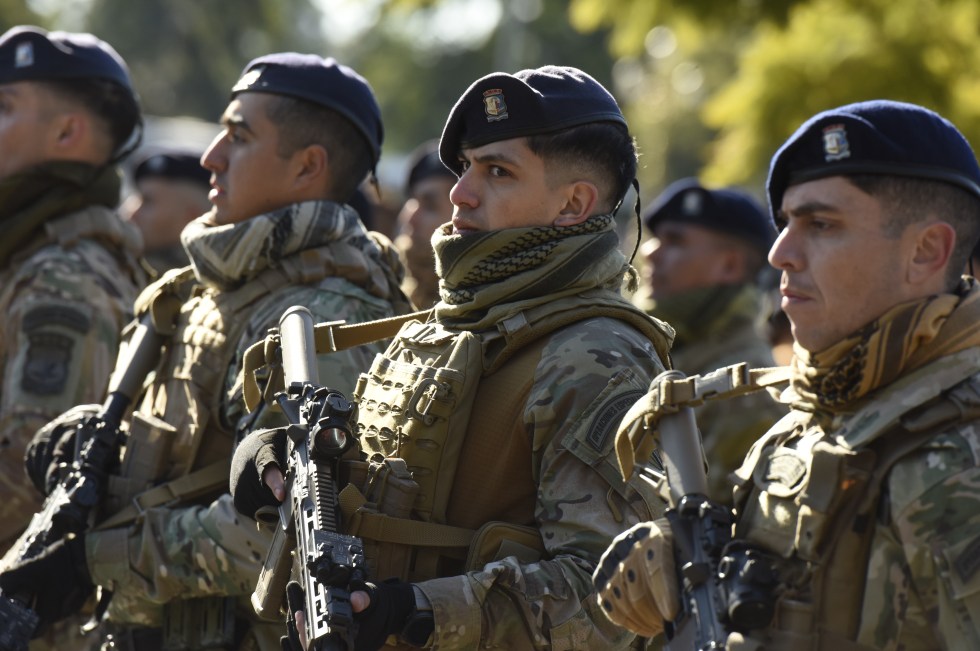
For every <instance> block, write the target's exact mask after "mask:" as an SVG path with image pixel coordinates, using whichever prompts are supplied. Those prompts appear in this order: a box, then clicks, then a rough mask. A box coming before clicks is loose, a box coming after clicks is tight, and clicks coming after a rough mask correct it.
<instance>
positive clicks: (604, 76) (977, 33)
mask: <svg viewBox="0 0 980 651" xmlns="http://www.w3.org/2000/svg"><path fill="white" fill-rule="evenodd" d="M0 9H2V12H0V16H2V17H3V20H2V22H3V25H2V27H3V28H4V29H6V28H7V27H10V26H12V25H15V24H18V23H31V24H37V25H41V26H44V27H46V28H49V29H68V30H84V31H91V32H93V33H95V34H97V35H99V36H100V37H101V38H103V39H105V40H107V41H109V42H110V43H112V44H113V45H114V46H115V47H116V49H117V50H118V51H119V52H120V53H121V54H122V55H123V57H124V58H125V59H126V60H127V62H128V63H129V65H130V68H131V71H132V74H133V78H134V81H135V84H136V86H137V89H138V90H139V92H140V95H141V97H142V101H143V105H144V108H145V111H146V113H147V114H148V115H150V116H154V121H155V120H158V119H160V120H159V122H158V124H160V125H163V126H162V127H160V128H159V129H158V130H157V131H156V132H153V133H151V134H150V135H152V136H153V137H162V138H176V137H187V138H189V139H195V138H202V137H206V136H207V135H208V134H209V133H210V131H208V129H207V128H206V126H205V127H201V128H197V127H194V126H192V127H189V128H188V130H187V131H186V133H185V134H184V135H181V134H182V133H184V132H180V131H179V130H178V131H177V132H175V131H174V129H177V128H178V127H177V126H175V125H180V124H184V123H187V124H191V125H193V124H195V123H194V122H193V121H191V122H187V121H185V120H174V118H176V117H181V118H192V119H193V120H197V121H204V122H205V124H206V123H213V121H214V120H215V119H216V118H217V116H218V115H220V113H221V111H222V109H223V108H224V105H225V103H226V101H227V94H228V90H229V89H230V87H231V85H232V84H233V83H234V82H235V81H236V79H237V77H238V74H239V72H240V71H241V69H242V67H243V66H244V65H245V63H247V62H248V61H249V60H250V59H251V58H253V57H256V56H259V55H262V54H266V53H269V52H274V51H301V52H316V53H319V54H322V55H328V56H333V57H335V58H337V59H338V60H340V61H342V62H344V63H346V64H348V65H351V66H353V67H354V68H356V69H357V70H358V71H359V72H361V74H363V75H364V76H365V77H367V79H368V80H369V81H370V82H371V84H372V86H373V87H374V90H375V92H376V94H377V95H378V98H379V101H380V103H381V106H382V111H383V115H384V120H385V126H386V140H385V146H384V154H383V158H382V166H381V176H382V181H383V184H384V185H385V186H388V187H390V188H391V190H389V191H388V195H389V198H390V199H391V200H392V201H398V200H400V197H399V196H398V193H399V191H400V187H401V184H402V178H400V177H401V176H402V175H403V174H404V161H405V155H406V153H407V152H409V151H410V150H411V149H412V148H413V147H414V146H415V145H417V144H418V143H420V142H422V141H423V140H425V139H428V138H432V137H437V136H438V135H439V133H440V131H441V128H442V124H443V122H444V120H445V117H446V115H447V113H448V111H449V109H450V108H451V106H452V104H453V102H454V101H455V100H456V98H457V97H458V96H459V95H460V93H461V92H462V91H463V90H464V89H465V88H466V87H467V86H468V85H469V84H470V82H472V81H473V80H475V79H476V78H478V77H480V76H482V75H485V74H487V73H490V72H493V71H497V70H505V71H511V72H513V71H516V70H519V69H521V68H525V67H536V66H540V65H544V64H548V63H554V64H567V65H574V66H577V67H580V68H582V69H584V70H586V71H587V72H589V73H590V74H592V75H593V76H594V77H596V78H597V79H598V80H599V81H601V82H602V83H604V84H606V85H607V86H608V87H609V88H610V90H612V91H613V93H614V94H615V95H616V97H617V98H618V100H619V101H620V103H621V105H622V106H623V108H624V111H625V112H626V114H627V117H628V118H629V120H630V124H631V126H632V130H633V132H634V134H635V136H636V138H637V141H638V144H639V146H640V150H641V152H642V158H641V170H640V182H641V188H642V191H641V197H642V199H643V200H644V201H649V200H651V199H652V198H653V197H654V196H656V194H657V193H658V192H659V191H660V190H661V189H662V188H663V187H664V186H665V185H666V184H667V183H669V182H670V181H672V180H675V179H677V178H680V177H683V176H690V175H699V176H701V177H702V179H703V181H705V182H707V183H709V184H715V185H721V184H741V185H743V186H744V187H746V188H747V189H749V190H750V191H752V192H754V193H756V194H757V195H759V196H760V197H762V196H763V195H762V184H763V183H764V180H765V174H766V170H767V166H768V161H769V158H770V157H771V155H772V153H773V151H774V150H775V148H776V147H777V146H778V145H779V143H780V142H781V141H782V140H783V139H784V138H785V137H786V136H787V135H788V134H789V133H791V132H792V131H793V130H794V129H795V128H796V127H797V126H798V125H799V124H800V122H802V121H803V120H804V119H806V118H807V117H808V116H810V115H811V114H813V113H814V112H816V111H819V110H822V109H824V108H828V107H831V106H835V105H839V104H842V103H845V102H849V101H854V100H860V99H868V98H873V97H889V98H893V99H902V100H909V101H914V102H917V103H920V104H924V105H926V106H929V107H931V108H934V109H936V110H938V111H940V112H941V113H943V114H945V115H947V116H948V117H950V118H951V119H952V120H953V121H954V122H956V123H957V124H958V125H959V126H960V128H961V129H962V130H963V131H964V132H965V133H966V134H967V136H968V137H969V138H970V139H971V140H973V141H974V142H975V141H976V140H977V138H978V137H980V3H978V2H976V0H684V1H683V2H682V1H680V0H675V1H673V2H670V1H668V0H571V1H570V2H560V1H558V0H158V1H149V0H30V1H28V2H26V3H25V2H24V0H0ZM151 122H153V121H151ZM175 133H177V134H178V135H174V134H175Z"/></svg>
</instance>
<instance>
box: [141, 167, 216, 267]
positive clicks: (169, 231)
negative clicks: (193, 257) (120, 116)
mask: <svg viewBox="0 0 980 651" xmlns="http://www.w3.org/2000/svg"><path fill="white" fill-rule="evenodd" d="M133 182H134V183H135V184H136V192H134V193H133V194H132V195H130V197H129V198H128V199H126V201H125V202H123V206H122V212H123V217H124V218H125V219H128V220H129V221H131V222H133V223H134V224H136V226H137V228H139V229H140V232H141V233H142V234H143V250H144V256H145V258H146V261H147V262H148V263H149V265H150V267H152V269H153V272H154V274H155V276H156V277H159V276H160V274H162V273H163V272H165V271H167V270H168V269H176V268H177V267H185V266H187V264H189V262H190V261H189V260H188V259H187V253H186V252H185V251H184V247H183V245H181V243H180V232H181V231H182V230H184V226H187V224H189V223H190V222H191V220H193V219H195V218H197V217H200V216H201V215H203V214H204V213H206V212H207V211H208V209H209V208H210V207H211V204H210V202H208V192H209V191H210V190H211V183H210V182H211V172H209V171H208V170H206V169H204V168H203V167H202V166H201V153H200V152H199V151H198V152H191V151H182V150H176V149H175V150H164V151H157V152H154V153H152V154H150V155H148V156H145V157H144V158H143V159H142V160H141V161H140V162H139V164H137V165H136V167H135V168H134V170H133Z"/></svg>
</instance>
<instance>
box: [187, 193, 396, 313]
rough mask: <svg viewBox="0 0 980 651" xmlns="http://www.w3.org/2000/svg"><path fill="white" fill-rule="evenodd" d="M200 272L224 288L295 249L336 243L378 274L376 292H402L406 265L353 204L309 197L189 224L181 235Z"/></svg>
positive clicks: (202, 278) (373, 274) (339, 251)
mask: <svg viewBox="0 0 980 651" xmlns="http://www.w3.org/2000/svg"><path fill="white" fill-rule="evenodd" d="M180 239H181V242H182V243H183V245H184V249H185V250H186V251H187V256H188V257H189V258H190V261H191V265H193V267H194V273H195V275H196V276H197V278H198V279H199V280H200V281H201V282H202V283H204V284H205V285H208V286H211V287H215V288H217V289H220V290H222V291H227V290H233V289H236V288H238V287H241V286H242V285H244V284H245V283H246V282H248V281H249V280H251V279H253V278H255V277H256V276H258V275H259V274H260V273H262V272H263V271H265V270H266V269H269V268H272V267H276V266H278V265H279V262H280V261H281V260H282V259H283V258H286V257H288V256H290V255H293V254H296V253H299V252H301V251H305V250H308V249H313V248H317V247H320V246H325V245H330V246H332V247H334V250H335V251H336V253H337V254H338V255H343V254H345V253H349V254H350V255H345V258H349V259H345V260H344V261H343V262H344V263H345V264H349V265H354V264H359V265H361V266H363V267H365V269H363V271H365V272H366V275H364V277H365V278H370V279H374V278H377V279H378V282H376V283H375V284H380V285H386V287H384V288H380V287H379V288H373V289H376V290H380V291H376V292H373V293H378V294H383V295H384V296H386V297H391V296H397V297H401V296H402V294H401V290H400V289H398V286H399V284H400V282H401V276H402V274H403V269H402V267H401V264H400V263H399V262H398V261H397V255H396V254H395V252H394V251H393V250H392V248H391V247H390V243H387V244H389V245H388V246H386V245H385V241H384V240H381V239H379V238H373V237H371V236H370V235H369V233H368V232H367V230H365V228H364V225H363V224H362V223H361V220H360V218H359V217H358V216H357V212H356V211H354V209H353V208H351V207H350V206H345V205H341V204H337V203H334V202H331V201H307V202H304V203H298V204H293V205H291V206H287V207H286V208H281V209H279V210H275V211H273V212H270V213H267V214H264V215H259V216H257V217H253V218H251V219H247V220H245V221H243V222H239V223H237V224H223V225H215V224H214V223H213V215H212V213H207V214H205V215H203V216H201V217H199V218H197V219H195V220H194V221H192V222H191V223H190V224H188V225H187V226H186V227H185V228H184V231H183V232H182V233H181V236H180Z"/></svg>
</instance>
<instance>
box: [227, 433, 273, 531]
mask: <svg viewBox="0 0 980 651" xmlns="http://www.w3.org/2000/svg"><path fill="white" fill-rule="evenodd" d="M272 465H276V466H278V467H279V468H280V469H284V468H285V467H286V430H285V428H276V429H263V430H256V431H254V432H252V433H251V434H249V435H248V436H246V437H245V438H244V439H242V442H241V443H239V444H238V447H237V448H236V449H235V456H234V457H233V458H232V461H231V475H230V477H229V488H230V490H231V496H232V499H233V500H234V502H235V509H237V510H238V512H239V513H241V514H242V515H246V516H248V517H250V518H254V517H255V512H256V511H258V510H259V508H261V507H264V506H271V507H276V506H279V500H278V499H276V496H275V495H273V493H272V491H271V490H270V489H269V487H268V486H266V485H265V483H264V482H263V478H262V473H263V472H264V471H265V469H266V468H268V467H270V466H272Z"/></svg>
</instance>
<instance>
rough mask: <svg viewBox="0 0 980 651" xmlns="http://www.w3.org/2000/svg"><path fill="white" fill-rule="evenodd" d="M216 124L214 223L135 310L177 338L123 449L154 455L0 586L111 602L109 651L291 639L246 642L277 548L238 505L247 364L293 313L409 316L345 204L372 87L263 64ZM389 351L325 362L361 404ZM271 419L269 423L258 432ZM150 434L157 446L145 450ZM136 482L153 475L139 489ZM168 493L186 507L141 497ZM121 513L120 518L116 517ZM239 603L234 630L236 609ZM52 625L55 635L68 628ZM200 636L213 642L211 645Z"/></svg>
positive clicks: (312, 64) (375, 152)
mask: <svg viewBox="0 0 980 651" xmlns="http://www.w3.org/2000/svg"><path fill="white" fill-rule="evenodd" d="M221 123H222V125H223V126H224V129H223V131H222V132H221V133H220V134H218V136H217V137H216V138H215V140H214V141H213V142H212V143H211V146H210V147H209V149H208V150H207V151H206V152H205V154H204V156H203V158H202V164H203V165H204V167H206V168H207V169H208V170H210V172H211V193H210V200H211V203H212V204H213V208H212V210H211V211H210V212H208V213H207V214H205V215H203V216H202V217H200V218H199V219H196V220H195V221H193V222H191V223H190V224H189V225H188V226H187V227H186V228H185V229H184V231H183V233H182V236H181V239H182V241H183V244H184V248H185V249H186V251H187V254H188V256H189V258H190V260H191V265H190V266H189V267H186V268H184V269H180V270H174V271H172V272H169V273H167V274H165V275H164V276H163V278H161V279H160V280H159V281H157V282H156V283H154V284H152V285H151V286H150V287H149V288H147V289H146V290H145V291H144V292H143V293H142V294H141V296H140V298H139V299H138V300H137V312H138V313H144V312H145V313H148V314H151V315H152V316H153V324H154V326H155V327H156V328H157V329H158V330H159V331H161V333H162V334H165V335H167V339H166V343H165V346H164V348H163V351H162V359H161V361H160V363H159V365H158V366H157V368H156V371H155V376H154V379H153V381H152V383H151V384H150V385H149V386H148V387H147V388H146V391H145V395H144V397H143V399H142V401H141V404H140V405H139V408H138V409H137V411H136V412H135V413H134V415H133V419H132V423H131V425H130V428H129V439H128V441H127V448H131V449H133V450H138V449H139V448H138V446H140V445H144V446H145V449H144V450H143V451H141V452H131V450H130V449H127V456H126V457H124V459H123V466H122V470H121V471H120V476H119V477H112V478H110V494H109V495H108V497H107V500H106V502H105V503H104V504H103V511H104V515H105V516H106V517H107V518H108V520H106V521H103V523H102V524H100V525H98V526H97V528H96V530H94V531H91V532H89V533H87V534H86V535H85V536H83V537H79V538H74V539H66V540H64V541H61V542H59V543H57V544H55V545H54V546H52V547H51V548H49V549H48V550H46V551H45V552H44V553H42V554H41V555H40V556H38V557H37V558H35V559H32V560H31V561H29V562H27V563H25V564H22V565H19V566H17V567H15V568H13V569H11V570H9V571H7V572H6V573H4V574H3V575H2V578H0V585H2V586H3V589H4V590H8V591H11V592H17V591H18V589H19V588H18V586H24V585H33V586H42V588H41V590H40V591H41V592H43V591H44V590H58V589H59V586H63V585H65V584H67V583H75V584H79V585H82V586H84V585H89V586H91V585H92V584H94V585H100V586H103V587H104V588H106V589H109V590H111V591H112V592H113V597H112V600H111V601H110V602H109V606H108V618H109V623H110V624H111V629H110V630H111V631H112V633H111V635H110V639H109V640H108V642H107V647H108V648H138V649H141V650H143V649H151V650H152V649H154V648H160V647H161V646H168V645H173V644H174V643H176V642H178V641H180V642H183V643H186V644H187V646H188V647H189V648H226V649H227V648H245V649H256V648H259V649H263V650H264V649H278V648H279V642H278V637H279V635H278V630H270V627H268V626H267V627H265V629H263V628H262V626H261V625H253V626H250V627H246V626H241V620H242V619H245V618H248V617H249V616H251V617H252V618H253V619H254V614H253V613H252V612H251V608H250V606H249V605H248V600H247V599H245V598H242V597H245V596H247V595H249V594H250V593H251V591H252V589H253V587H254V585H255V582H256V579H257V577H258V571H259V568H260V566H261V563H262V560H263V558H264V552H265V547H267V546H268V544H269V540H270V537H269V536H268V535H267V534H266V533H265V532H258V531H256V529H255V524H254V522H251V521H250V520H247V519H243V518H241V517H239V516H238V515H237V514H236V513H235V512H234V509H233V508H232V505H231V499H230V496H228V495H227V486H228V462H229V460H230V457H231V453H232V449H233V445H234V435H235V428H236V424H239V421H240V420H241V416H242V412H243V407H242V403H241V385H240V384H238V383H237V378H238V375H239V368H240V364H241V360H242V355H243V351H244V350H245V348H247V347H248V346H249V345H250V344H252V343H253V342H255V341H256V340H258V339H261V338H262V337H263V336H264V335H265V334H266V331H267V330H268V328H270V327H271V326H275V325H277V324H278V320H279V317H280V316H281V315H282V313H283V311H285V310H286V309H287V308H288V307H289V306H292V305H296V304H301V305H305V306H307V307H309V309H310V310H311V311H312V312H313V314H314V315H316V316H317V317H318V318H320V319H323V320H336V319H345V320H347V321H350V322H355V321H364V320H371V319H377V318H383V317H388V316H391V315H393V314H395V313H400V312H408V311H409V308H410V306H409V303H408V300H407V298H406V297H405V296H404V294H402V293H401V290H400V289H399V284H400V282H401V279H402V270H401V267H400V266H399V264H398V262H397V255H395V253H394V251H393V250H391V248H390V243H388V242H387V241H386V240H384V238H383V237H381V236H376V235H375V234H371V233H369V232H367V231H366V230H365V228H364V227H363V225H362V223H361V221H360V219H359V218H358V216H357V214H356V212H355V211H354V210H353V209H352V208H351V207H350V206H348V205H345V204H344V203H342V201H343V200H345V199H347V198H349V197H350V196H351V195H352V194H353V193H354V191H355V189H356V188H357V186H358V184H359V183H360V182H361V181H362V180H363V179H364V178H365V177H366V176H367V175H368V173H370V172H371V171H372V169H373V168H374V167H375V165H376V164H377V162H378V158H379V156H380V149H381V141H382V133H383V132H382V124H381V115H380V110H379V108H378V105H377V102H376V101H375V98H374V94H373V93H372V91H371V89H370V87H369V85H368V84H367V82H366V81H365V80H364V79H363V78H362V77H360V76H359V75H358V74H357V73H356V72H354V71H353V70H351V69H350V68H348V67H346V66H343V65H340V64H338V63H337V62H335V61H334V60H333V59H326V60H325V59H323V58H321V57H319V56H316V55H303V54H295V53H285V54H273V55H268V56H264V57H260V58H258V59H256V60H254V61H252V62H251V63H250V64H249V65H248V66H247V67H246V68H245V70H244V72H243V74H242V77H241V79H240V80H239V81H238V82H237V83H236V84H235V86H234V88H233V89H232V95H231V101H230V103H229V105H228V107H227V109H226V110H225V112H224V114H223V116H222V118H221ZM382 349H383V347H382V346H381V345H380V344H376V345H371V346H366V347H363V348H354V349H350V350H347V351H345V352H343V353H338V354H336V355H332V356H330V357H325V358H323V359H322V360H321V364H320V368H319V372H320V374H321V377H322V378H323V379H324V382H327V383H329V384H330V385H331V386H335V387H338V388H340V389H342V390H344V391H350V390H352V389H353V386H354V381H355V379H356V377H357V373H358V371H359V370H360V369H362V368H364V367H365V366H367V365H368V364H369V363H370V359H371V358H372V356H373V355H374V353H376V352H378V351H379V350H382ZM263 418H267V419H271V418H272V416H271V414H269V413H266V414H265V415H264V416H263V415H260V416H259V418H258V422H263ZM253 419H254V418H253ZM253 419H250V420H253ZM279 419H280V420H272V421H271V422H281V419H282V417H281V415H280V416H279ZM250 424H251V422H250V421H246V422H244V423H242V424H241V426H242V427H248V426H249V425H250ZM147 428H149V429H150V430H151V431H152V432H153V436H154V437H155V438H154V437H145V438H140V437H139V436H138V435H137V430H138V429H139V430H144V429H147ZM160 441H165V444H161V443H160ZM153 452H157V453H158V454H155V455H154V454H151V453H153ZM130 462H132V463H130ZM130 468H135V469H137V470H141V471H145V473H151V472H152V475H151V476H145V474H144V476H134V475H137V474H138V473H136V472H128V469H130ZM209 469H216V470H213V472H212V471H211V470H209ZM201 473H204V475H202V474H201ZM202 477H203V478H202ZM208 478H210V479H208ZM163 482H166V483H165V484H164V485H165V486H167V487H168V489H167V491H166V492H167V493H170V498H173V494H175V493H176V495H177V497H175V498H173V499H170V498H164V499H163V500H155V499H154V498H152V497H151V496H152V494H153V492H152V491H151V492H150V493H142V494H140V493H139V489H140V488H146V487H148V486H149V485H152V484H160V483H163ZM182 482H183V483H182ZM187 484H190V485H191V486H190V487H188V485H187ZM132 485H135V486H137V487H138V489H137V491H136V492H137V493H138V496H139V499H140V503H141V505H142V507H143V508H141V509H138V510H135V512H132V513H131V514H130V516H125V514H126V510H125V508H126V506H127V504H129V503H130V499H129V497H130V496H129V495H128V494H127V493H125V492H124V491H123V490H122V489H123V488H125V487H126V486H132ZM116 486H118V487H120V491H118V492H116V491H115V488H114V487H116ZM188 488H189V489H188ZM148 500H149V501H148ZM120 508H121V509H123V512H122V515H120V514H114V513H113V512H114V511H115V510H116V509H120ZM35 589H36V588H35ZM236 597H237V598H240V599H239V601H240V602H241V603H240V604H238V606H239V607H238V608H237V609H236V610H235V611H234V617H233V618H232V617H229V615H230V611H229V610H227V609H229V608H235V606H236V604H235V599H234V598H236ZM39 603H40V602H39ZM229 604H230V605H229ZM39 614H40V615H41V617H42V620H44V619H51V618H54V617H57V616H58V614H59V613H57V612H55V613H47V612H43V611H42V612H39ZM226 617H227V618H228V619H236V618H237V619H238V620H239V622H238V624H236V627H235V629H234V630H229V629H228V628H226V627H224V626H223V625H222V624H221V622H222V621H224V618H226ZM207 618H211V619H210V620H209V622H210V624H211V626H210V627H208V623H209V622H206V621H204V620H205V619H207ZM215 622H218V623H217V626H215ZM161 627H164V628H163V630H165V631H166V634H164V633H163V630H161ZM246 628H247V629H248V630H247V632H246V630H245V629H246ZM202 630H203V631H204V633H207V634H208V635H210V636H212V637H214V638H217V639H216V640H215V641H212V642H210V643H206V642H204V641H203V640H202V637H203V636H204V633H202ZM171 648H173V647H171Z"/></svg>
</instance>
